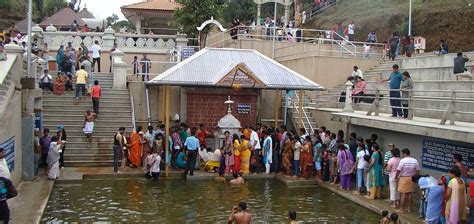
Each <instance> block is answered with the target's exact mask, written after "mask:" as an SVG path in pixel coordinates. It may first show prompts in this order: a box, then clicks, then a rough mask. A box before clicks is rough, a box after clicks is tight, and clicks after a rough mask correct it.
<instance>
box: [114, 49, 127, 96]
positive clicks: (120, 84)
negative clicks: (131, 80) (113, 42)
mask: <svg viewBox="0 0 474 224" xmlns="http://www.w3.org/2000/svg"><path fill="white" fill-rule="evenodd" d="M124 55H125V53H123V52H121V51H119V50H118V49H117V50H115V51H114V52H112V62H113V67H112V75H113V76H114V83H113V89H126V88H127V63H125V62H124V61H123V56H124Z"/></svg>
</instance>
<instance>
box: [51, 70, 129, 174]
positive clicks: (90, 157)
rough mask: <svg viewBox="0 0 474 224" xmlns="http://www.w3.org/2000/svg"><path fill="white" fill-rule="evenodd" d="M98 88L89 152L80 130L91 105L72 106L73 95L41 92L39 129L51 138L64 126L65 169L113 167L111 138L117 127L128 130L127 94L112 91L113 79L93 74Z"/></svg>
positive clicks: (73, 101)
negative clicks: (41, 121)
mask: <svg viewBox="0 0 474 224" xmlns="http://www.w3.org/2000/svg"><path fill="white" fill-rule="evenodd" d="M93 79H94V80H99V84H100V86H101V87H102V97H101V100H100V108H99V116H98V118H97V121H96V122H95V125H94V133H93V138H92V143H91V145H90V148H89V147H88V142H87V138H86V137H85V135H84V132H83V130H82V126H83V122H84V114H85V111H86V110H88V109H89V110H92V102H91V100H90V99H89V98H86V99H85V101H84V102H81V103H79V104H75V92H74V91H73V92H65V93H64V94H63V95H59V96H58V95H55V94H53V93H51V92H43V102H42V103H43V111H42V112H43V128H49V129H50V130H51V134H55V130H56V126H57V125H64V127H65V129H66V132H67V145H66V151H65V154H64V157H65V166H91V167H93V166H111V167H112V165H113V151H112V145H113V135H114V132H115V131H117V130H118V128H119V127H122V126H123V127H125V128H127V131H130V130H131V127H132V121H131V119H132V115H131V111H132V109H131V103H130V94H129V91H128V90H117V89H112V85H113V76H112V75H111V74H107V73H96V74H94V75H93Z"/></svg>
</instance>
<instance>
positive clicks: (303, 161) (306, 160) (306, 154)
mask: <svg viewBox="0 0 474 224" xmlns="http://www.w3.org/2000/svg"><path fill="white" fill-rule="evenodd" d="M300 166H301V170H302V172H301V176H302V177H304V178H306V179H309V177H310V176H311V170H312V166H313V145H312V144H311V137H310V136H309V135H308V136H306V139H305V142H304V145H303V148H302V149H301V155H300Z"/></svg>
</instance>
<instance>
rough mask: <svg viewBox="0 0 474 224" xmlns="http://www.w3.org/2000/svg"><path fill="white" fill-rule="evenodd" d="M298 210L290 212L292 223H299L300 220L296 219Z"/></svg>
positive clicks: (289, 216) (289, 217)
mask: <svg viewBox="0 0 474 224" xmlns="http://www.w3.org/2000/svg"><path fill="white" fill-rule="evenodd" d="M296 215H297V214H296V211H295V210H292V211H290V212H288V219H289V220H290V224H298V223H299V222H298V221H296Z"/></svg>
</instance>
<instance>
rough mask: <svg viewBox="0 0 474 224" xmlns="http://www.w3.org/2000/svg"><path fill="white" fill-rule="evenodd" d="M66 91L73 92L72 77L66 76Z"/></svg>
mask: <svg viewBox="0 0 474 224" xmlns="http://www.w3.org/2000/svg"><path fill="white" fill-rule="evenodd" d="M65 87H66V91H68V90H69V91H72V75H71V74H69V75H66V85H65Z"/></svg>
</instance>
